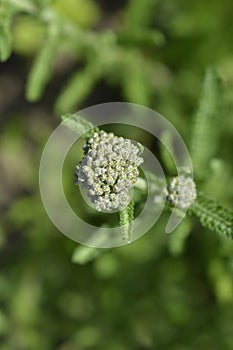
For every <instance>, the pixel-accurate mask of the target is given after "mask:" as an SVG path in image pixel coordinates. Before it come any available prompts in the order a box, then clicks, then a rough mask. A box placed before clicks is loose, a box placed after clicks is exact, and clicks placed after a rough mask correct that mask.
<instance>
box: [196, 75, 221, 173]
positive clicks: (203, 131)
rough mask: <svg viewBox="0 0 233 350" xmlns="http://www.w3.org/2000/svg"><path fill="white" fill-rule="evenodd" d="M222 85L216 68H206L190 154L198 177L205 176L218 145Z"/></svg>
mask: <svg viewBox="0 0 233 350" xmlns="http://www.w3.org/2000/svg"><path fill="white" fill-rule="evenodd" d="M220 103H221V86H220V82H219V79H218V76H217V73H216V71H215V69H213V68H208V69H207V70H206V74H205V78H204V83H203V87H202V92H201V96H200V101H199V108H198V111H197V113H196V116H195V118H194V124H193V128H192V135H191V145H190V146H191V147H190V154H191V158H192V162H193V166H194V171H195V175H196V177H197V178H199V179H202V178H204V177H205V176H206V175H207V174H208V171H209V163H210V160H211V159H212V158H213V156H214V155H215V152H216V149H217V147H218V134H219V128H220V122H221V118H220Z"/></svg>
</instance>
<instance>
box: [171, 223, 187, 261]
mask: <svg viewBox="0 0 233 350" xmlns="http://www.w3.org/2000/svg"><path fill="white" fill-rule="evenodd" d="M191 228H192V223H191V221H190V220H189V219H188V218H185V219H184V220H183V221H182V223H181V224H180V225H179V226H178V228H177V229H176V230H175V231H174V232H173V233H172V234H171V235H170V236H169V242H168V248H169V250H170V252H171V254H172V255H174V256H179V255H181V254H182V253H183V251H184V245H185V241H186V239H187V237H188V235H189V234H190V232H191Z"/></svg>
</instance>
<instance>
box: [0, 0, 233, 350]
mask: <svg viewBox="0 0 233 350" xmlns="http://www.w3.org/2000/svg"><path fill="white" fill-rule="evenodd" d="M2 4H3V5H2ZM2 4H1V5H2V6H3V7H2V9H1V11H0V19H1V21H2V23H3V25H2V26H0V29H1V30H0V36H1V35H3V34H4V33H5V32H4V31H5V30H6V28H7V26H9V25H10V31H11V37H10V39H9V38H8V39H9V41H12V50H13V51H12V54H11V56H10V58H9V59H8V60H6V62H4V63H1V65H0V218H1V221H0V350H41V349H43V350H52V349H56V350H85V349H93V350H94V349H96V350H98V349H101V350H105V349H106V350H125V349H126V350H128V349H135V350H149V349H156V350H157V349H158V350H160V349H170V350H194V349H206V350H208V349H209V350H220V349H221V350H228V349H229V350H232V349H233V337H232V335H233V244H232V241H231V240H229V239H227V238H225V237H221V236H218V235H217V234H215V233H213V232H210V231H208V230H206V229H203V228H201V226H200V225H199V223H198V222H196V221H195V220H191V219H190V218H186V219H185V220H184V221H183V223H182V224H181V226H180V227H179V228H178V229H177V230H176V231H175V232H174V233H172V234H171V235H165V234H164V229H165V225H166V221H167V218H168V214H167V213H164V214H163V215H162V216H161V218H160V219H159V221H158V222H157V223H156V225H155V226H154V227H153V229H151V230H150V232H149V233H147V234H146V235H145V236H143V237H142V238H140V239H139V240H138V241H136V242H134V243H132V244H130V245H128V246H125V247H121V248H115V249H111V250H108V251H105V252H102V254H100V255H99V256H98V257H96V259H93V260H92V259H91V258H90V259H89V260H90V261H89V262H88V257H85V252H84V256H82V251H80V248H77V243H75V242H73V241H71V240H69V239H68V238H66V237H65V236H63V235H62V234H60V233H59V232H58V231H57V230H56V229H55V228H54V227H53V225H52V224H51V222H50V221H49V218H48V217H47V215H46V213H45V210H44V208H43V206H42V202H41V199H40V195H39V188H38V167H39V161H40V156H41V153H42V151H43V147H44V145H45V143H46V140H47V138H48V137H49V135H50V134H51V132H52V131H53V130H54V128H55V127H56V126H57V125H58V124H59V123H60V119H59V116H60V115H61V114H62V113H68V112H73V111H76V110H78V109H81V108H84V107H87V106H90V105H94V104H97V103H102V102H110V101H126V102H135V103H138V104H143V105H146V106H148V107H151V108H153V109H155V110H157V111H158V112H160V113H161V114H163V115H164V116H165V117H166V118H167V119H168V120H169V121H170V122H172V123H173V125H174V126H175V127H176V128H177V130H178V131H179V132H180V134H181V135H182V137H183V139H184V140H185V141H186V142H187V145H188V144H189V139H190V134H191V132H192V123H191V122H192V119H193V116H194V114H195V112H196V110H197V104H198V99H199V96H200V90H201V87H202V81H203V77H204V72H205V70H206V68H207V67H208V66H215V67H216V70H217V72H218V74H219V76H220V78H221V80H222V86H223V94H222V105H221V123H220V125H219V129H220V131H221V132H220V136H219V143H218V147H217V151H216V155H215V157H214V158H213V159H212V162H211V170H210V171H209V176H208V177H207V179H205V181H201V182H200V184H199V188H200V189H201V190H204V191H205V192H206V193H207V194H208V195H210V196H212V197H214V198H216V199H218V200H219V201H220V202H221V203H222V204H224V205H225V206H227V207H229V208H231V209H232V208H233V202H232V198H233V186H232V134H233V41H232V38H233V23H232V13H233V3H232V1H231V0H222V1H219V0H213V1H211V2H207V1H203V0H197V1H185V0H173V1H168V0H163V1H162V0H131V1H130V0H129V1H123V0H121V1H114V0H111V1H110V0H97V1H93V0H54V1H49V0H43V1H39V0H38V1H37V0H34V1H33V0H22V1H16V0H6V1H3V2H2ZM8 5H9V11H8ZM8 14H10V15H9V16H8ZM7 16H8V17H9V18H10V22H7V19H8V17H7ZM9 23H10V24H9ZM8 39H6V40H8ZM4 40H5V39H4ZM35 57H37V58H35ZM25 96H26V97H25ZM144 142H145V143H146V144H148V145H150V146H151V149H152V150H154V152H155V154H156V156H157V157H158V159H160V160H161V161H162V156H161V155H160V154H159V152H158V148H159V147H157V146H158V145H157V144H155V143H154V141H153V140H151V139H148V140H146V139H145V140H144ZM72 154H73V153H72ZM80 157H81V149H80V147H79V148H78V149H77V155H76V158H77V159H74V158H75V155H74V156H73V158H72V157H71V159H70V163H69V162H68V163H67V164H68V165H67V166H70V169H71V173H70V175H69V172H67V171H66V172H65V176H64V183H65V186H66V188H67V193H70V195H71V196H73V198H75V195H76V193H75V191H76V189H75V188H74V186H73V165H74V164H75V162H77V161H79V160H80ZM194 170H195V169H194ZM168 175H169V171H168ZM51 176H52V175H51ZM90 219H91V218H90ZM77 249H78V250H77ZM74 252H75V253H74ZM72 256H73V258H72ZM80 256H81V257H80ZM85 262H86V264H85Z"/></svg>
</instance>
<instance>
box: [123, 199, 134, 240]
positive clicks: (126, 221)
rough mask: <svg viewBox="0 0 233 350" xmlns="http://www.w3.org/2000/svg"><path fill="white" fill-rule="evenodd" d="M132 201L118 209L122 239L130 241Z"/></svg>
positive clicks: (132, 217)
mask: <svg viewBox="0 0 233 350" xmlns="http://www.w3.org/2000/svg"><path fill="white" fill-rule="evenodd" d="M133 219H134V202H133V200H131V201H130V202H129V204H128V206H127V207H125V208H124V209H122V210H120V211H119V221H120V226H121V236H122V240H123V241H126V242H127V243H131V239H132V234H133Z"/></svg>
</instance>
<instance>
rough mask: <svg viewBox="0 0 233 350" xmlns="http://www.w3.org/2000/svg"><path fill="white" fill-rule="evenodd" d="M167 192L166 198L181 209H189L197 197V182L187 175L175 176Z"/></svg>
mask: <svg viewBox="0 0 233 350" xmlns="http://www.w3.org/2000/svg"><path fill="white" fill-rule="evenodd" d="M166 192H167V193H166V200H167V201H168V202H169V203H171V204H172V205H175V206H177V207H179V208H181V209H187V208H188V207H189V206H190V205H191V204H192V203H193V202H194V201H195V199H196V197H197V192H196V185H195V182H194V181H193V179H192V178H191V177H189V176H185V175H181V176H177V177H173V178H172V180H171V182H170V184H169V185H168V187H167V191H166Z"/></svg>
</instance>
